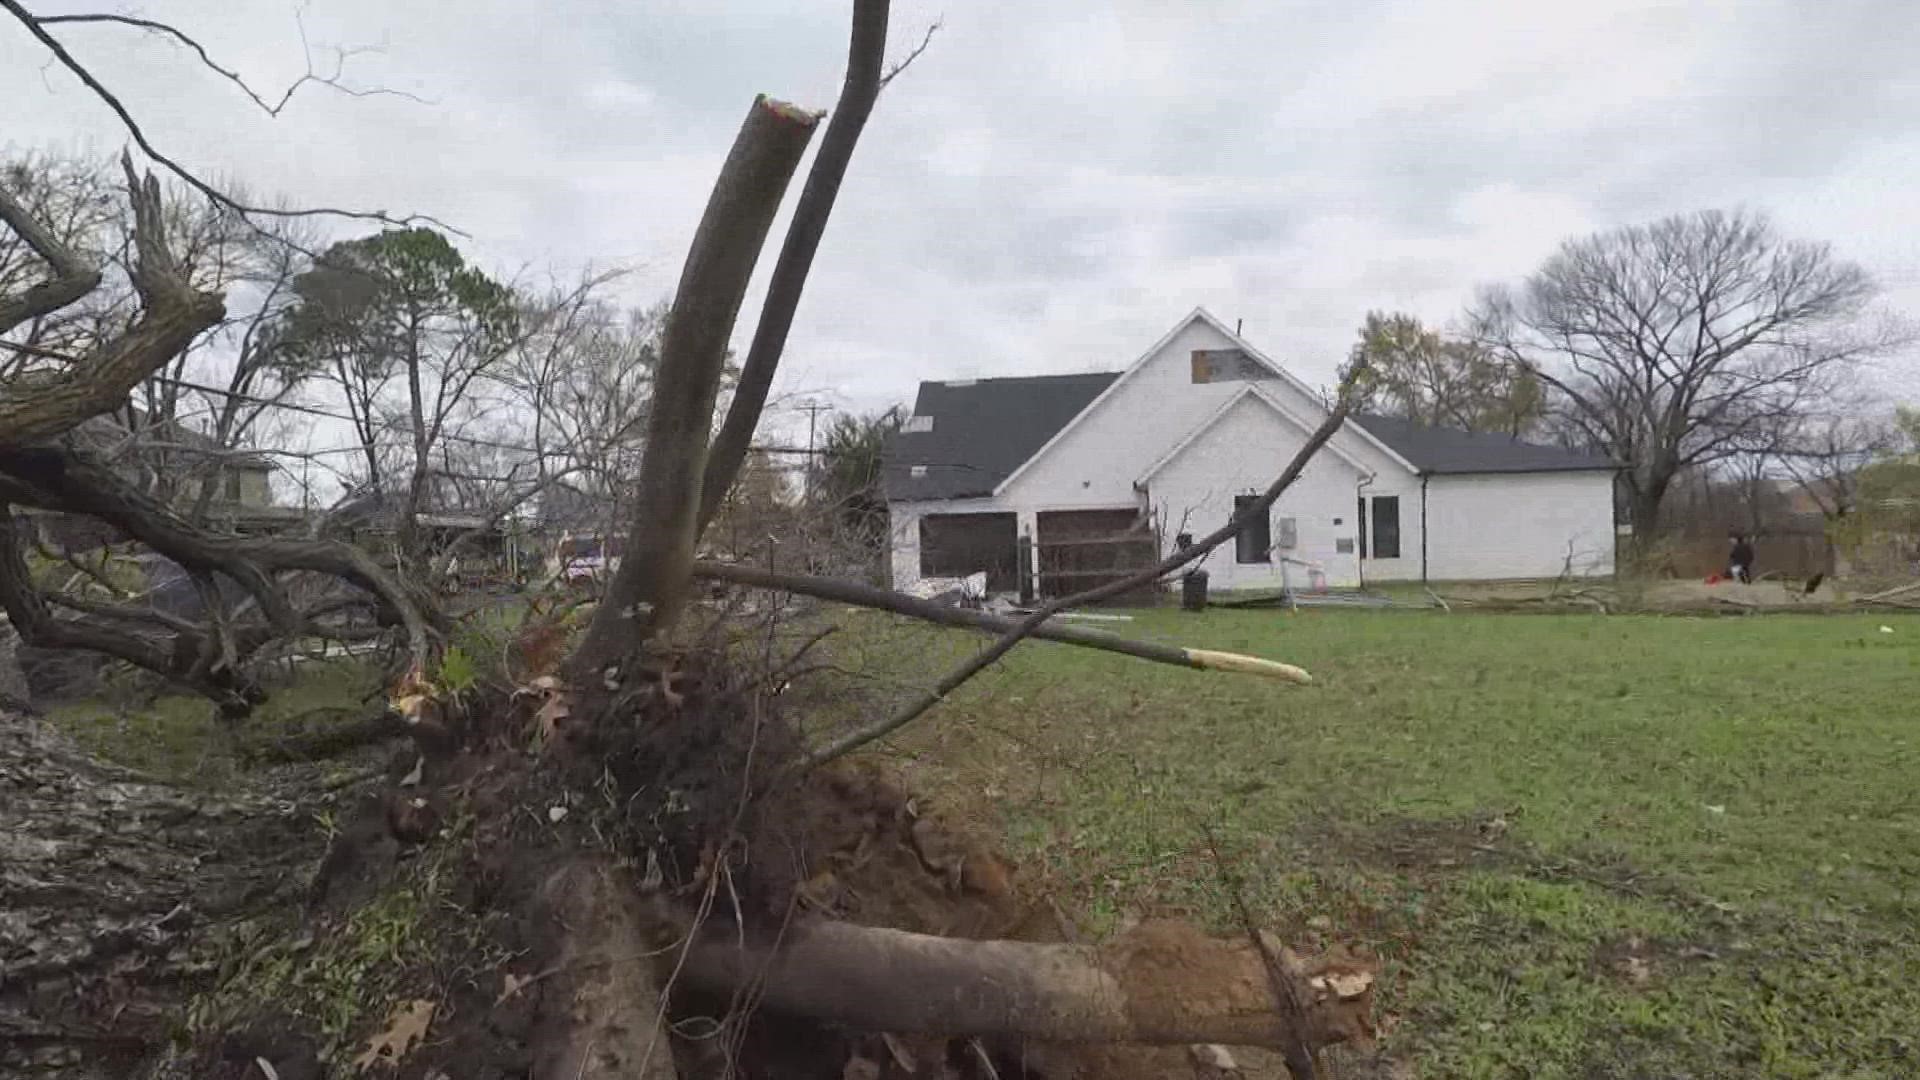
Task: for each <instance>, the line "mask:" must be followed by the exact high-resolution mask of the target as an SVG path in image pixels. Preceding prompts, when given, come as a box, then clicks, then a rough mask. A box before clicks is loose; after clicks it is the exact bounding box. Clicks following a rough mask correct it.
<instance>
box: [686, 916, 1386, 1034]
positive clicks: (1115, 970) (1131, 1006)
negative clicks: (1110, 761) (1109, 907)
mask: <svg viewBox="0 0 1920 1080" xmlns="http://www.w3.org/2000/svg"><path fill="white" fill-rule="evenodd" d="M1275 952H1276V953H1280V954H1281V955H1282V956H1283V957H1284V958H1285V959H1286V962H1287V965H1288V967H1289V969H1290V971H1289V973H1290V975H1291V976H1292V977H1293V978H1294V979H1295V980H1296V981H1297V983H1298V987H1299V996H1300V1000H1301V1001H1302V1002H1303V1003H1304V1004H1305V1005H1306V1009H1305V1014H1304V1026H1305V1028H1306V1030H1304V1031H1296V1030H1292V1029H1290V1028H1288V1027H1287V1026H1286V1025H1285V1023H1284V1022H1283V1020H1282V1018H1281V1015H1280V1013H1279V1012H1278V1011H1277V1010H1276V1005H1275V1002H1274V1000H1273V992H1272V988H1271V987H1270V985H1269V983H1268V977H1267V971H1266V967H1265V961H1264V960H1263V959H1262V958H1261V956H1260V955H1259V953H1258V952H1257V951H1256V950H1255V949H1254V948H1253V947H1252V945H1251V944H1250V943H1248V942H1238V941H1223V940H1220V939H1216V938H1209V937H1206V936H1204V935H1202V934H1200V933H1199V931H1197V930H1194V929H1192V928H1191V927H1187V926H1185V925H1184V924H1177V923H1169V924H1146V925H1143V926H1141V927H1140V928H1138V929H1137V930H1136V931H1135V932H1134V933H1133V934H1131V935H1128V936H1125V937H1122V938H1121V939H1119V940H1118V941H1116V942H1114V943H1112V944H1110V945H1105V946H1088V945H1037V944H1030V943H1027V942H1019V941H966V940H960V939H955V938H943V937H931V936H928V935H925V934H912V933H907V932H905V931H900V930H882V929H876V928H873V927H865V926H855V925H852V924H850V923H837V922H824V921H822V922H814V923H810V924H808V925H806V926H805V927H803V928H800V929H799V931H798V932H797V933H795V934H793V935H791V936H790V940H789V941H788V942H787V943H786V944H784V945H782V946H781V948H780V949H779V951H778V952H777V953H774V954H772V955H769V954H767V953H766V952H764V951H761V950H757V949H754V948H752V947H748V948H742V947H740V946H739V945H738V944H737V943H735V942H733V941H721V940H715V939H706V940H703V941H701V942H699V943H698V944H696V945H695V946H694V948H693V949H692V951H691V952H690V953H689V955H688V957H687V964H686V967H685V970H684V971H683V972H682V974H681V977H682V978H683V979H685V980H687V982H688V984H689V985H690V986H693V987H696V988H698V989H700V990H704V991H709V992H713V993H717V994H723V995H727V994H732V993H733V992H734V991H735V990H737V989H740V988H742V987H749V986H753V985H755V984H758V986H759V993H760V994H761V996H760V999H759V1000H760V1006H761V1007H762V1008H766V1009H772V1010H775V1011H778V1012H786V1013H790V1014H794V1015H799V1016H806V1017H812V1018H814V1019H819V1020H827V1021H832V1022H837V1023H843V1024H847V1025H849V1026H851V1027H855V1028H859V1029H861V1030H866V1031H891V1032H901V1033H909V1032H911V1033H927V1034H943V1035H951V1036H968V1035H997V1036H1025V1037H1028V1038H1034V1039H1039V1040H1043V1041H1047V1042H1089V1043H1151V1044H1160V1045H1174V1046H1179V1045H1187V1044H1191V1043H1225V1044H1228V1045H1235V1046H1267V1047H1281V1046H1286V1045H1290V1044H1292V1043H1294V1042H1295V1041H1298V1040H1304V1041H1305V1043H1306V1044H1307V1045H1308V1046H1309V1047H1316V1048H1317V1047H1321V1046H1329V1045H1333V1044H1336V1043H1342V1042H1348V1041H1352V1040H1356V1039H1364V1038H1368V1037H1370V1036H1371V1034H1372V1024H1371V1019H1370V1016H1369V1012H1370V1010H1371V1007H1372V997H1373V995H1372V985H1373V972H1372V969H1371V967H1369V966H1367V965H1363V964H1358V963H1350V962H1347V961H1346V960H1344V959H1341V960H1323V961H1319V962H1314V963H1309V962H1304V961H1302V960H1300V959H1299V958H1297V957H1293V956H1292V954H1290V953H1287V952H1285V950H1280V949H1276V950H1275Z"/></svg>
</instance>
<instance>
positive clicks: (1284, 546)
mask: <svg viewBox="0 0 1920 1080" xmlns="http://www.w3.org/2000/svg"><path fill="white" fill-rule="evenodd" d="M1274 546H1275V547H1278V548H1279V549H1280V550H1281V551H1292V550H1293V549H1294V548H1297V547H1299V546H1300V522H1299V520H1298V519H1296V518H1290V517H1283V518H1281V519H1280V542H1279V543H1277V544H1275V545H1274Z"/></svg>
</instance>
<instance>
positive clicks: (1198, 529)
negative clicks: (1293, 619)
mask: <svg viewBox="0 0 1920 1080" xmlns="http://www.w3.org/2000/svg"><path fill="white" fill-rule="evenodd" d="M1309 434H1310V432H1308V431H1307V430H1305V429H1303V428H1301V427H1300V426H1299V425H1298V424H1295V423H1293V422H1292V421H1291V420H1288V419H1287V418H1285V417H1283V416H1281V415H1280V414H1279V413H1277V412H1275V411H1274V410H1273V408H1272V407H1270V406H1269V405H1267V404H1266V403H1264V402H1262V401H1259V400H1258V399H1256V398H1252V397H1246V398H1242V399H1240V401H1238V402H1236V403H1235V404H1234V405H1233V407H1232V408H1231V409H1229V410H1228V411H1227V412H1226V413H1225V414H1224V415H1222V416H1221V417H1220V418H1219V419H1218V420H1217V421H1216V422H1215V423H1214V424H1213V425H1212V426H1210V427H1209V428H1208V429H1207V430H1206V431H1205V432H1203V433H1202V434H1201V435H1200V436H1199V437H1197V438H1196V439H1194V440H1193V441H1192V442H1191V443H1189V444H1188V445H1187V446H1186V447H1185V448H1184V449H1182V450H1181V452H1180V453H1179V454H1178V455H1176V456H1175V457H1174V458H1173V459H1172V460H1170V461H1168V462H1167V463H1166V464H1165V465H1163V466H1162V467H1161V468H1160V470H1159V471H1158V472H1156V473H1155V474H1154V475H1153V476H1152V477H1151V478H1150V479H1149V480H1148V481H1147V499H1148V502H1149V504H1150V505H1151V507H1152V509H1153V512H1154V516H1155V518H1156V519H1157V520H1158V521H1159V522H1160V523H1161V525H1160V527H1161V535H1162V543H1163V545H1164V546H1165V550H1166V551H1169V552H1170V551H1171V550H1172V548H1173V546H1174V539H1175V536H1176V535H1177V534H1178V533H1180V532H1182V531H1185V532H1189V533H1192V534H1193V535H1194V536H1195V537H1200V536H1204V535H1206V534H1207V533H1210V532H1212V531H1213V530H1215V529H1217V528H1219V527H1220V526H1222V525H1225V524H1226V523H1227V521H1228V519H1229V518H1231V517H1232V516H1233V510H1234V506H1233V500H1234V497H1235V496H1239V495H1257V494H1259V493H1260V492H1262V491H1265V490H1266V488H1267V485H1269V484H1271V483H1273V479H1274V477H1276V476H1278V475H1279V474H1280V470H1281V469H1283V468H1285V467H1286V464H1287V462H1288V461H1290V460H1292V458H1293V456H1294V455H1295V454H1296V453H1298V452H1299V451H1300V447H1301V446H1302V445H1304V444H1305V443H1306V441H1307V436H1308V435H1309ZM1362 475H1363V474H1362V472H1361V471H1360V469H1359V468H1358V467H1356V466H1354V465H1353V464H1352V463H1350V462H1348V461H1346V460H1344V459H1342V458H1341V457H1339V456H1337V455H1335V454H1331V453H1327V452H1325V451H1323V452H1321V453H1320V454H1319V455H1316V456H1315V458H1314V459H1313V461H1311V462H1310V463H1308V465H1307V467H1306V469H1305V470H1304V471H1303V472H1302V473H1301V474H1300V478H1299V479H1298V480H1297V481H1295V482H1294V484H1293V486H1292V487H1289V488H1288V489H1287V490H1286V492H1285V493H1284V494H1282V495H1281V496H1280V499H1279V501H1278V502H1276V503H1274V505H1273V508H1272V509H1271V510H1270V511H1269V528H1270V533H1271V535H1272V537H1273V539H1274V541H1275V542H1276V543H1278V541H1279V540H1280V536H1281V527H1280V522H1281V519H1283V518H1293V519H1294V523H1295V532H1296V536H1297V541H1298V542H1297V544H1296V545H1295V546H1294V547H1293V548H1292V549H1291V550H1282V549H1278V548H1276V549H1275V550H1274V551H1273V552H1272V561H1271V562H1268V563H1242V562H1240V561H1238V553H1237V552H1236V551H1235V549H1234V544H1233V543H1232V542H1231V541H1229V542H1228V543H1225V544H1222V545H1221V546H1220V547H1218V548H1215V549H1214V550H1213V551H1212V552H1210V553H1208V555H1207V556H1206V557H1205V558H1203V559H1202V560H1201V561H1200V563H1199V566H1200V568H1201V569H1204V570H1205V571H1207V575H1208V586H1209V587H1210V588H1212V589H1263V588H1279V587H1280V585H1281V584H1282V582H1283V580H1285V581H1291V582H1292V583H1293V584H1294V585H1295V586H1296V587H1301V588H1304V587H1306V586H1307V585H1308V583H1309V580H1310V579H1309V567H1312V568H1315V569H1318V570H1319V571H1320V572H1321V573H1323V574H1325V575H1326V581H1327V584H1328V585H1330V586H1332V587H1335V588H1350V587H1352V586H1355V585H1358V584H1359V583H1360V562H1359V558H1358V556H1357V554H1356V553H1353V552H1349V553H1347V554H1341V553H1340V552H1339V551H1338V547H1339V543H1338V542H1339V541H1340V540H1341V539H1342V538H1345V539H1352V538H1353V536H1354V527H1355V521H1354V488H1355V486H1356V485H1357V484H1358V483H1359V482H1360V479H1361V477H1362ZM1283 557H1285V558H1290V559H1294V560H1298V563H1305V564H1307V565H1305V566H1302V565H1299V564H1298V563H1296V564H1294V565H1287V564H1285V563H1283V561H1282V558H1283ZM1283 575H1284V577H1283Z"/></svg>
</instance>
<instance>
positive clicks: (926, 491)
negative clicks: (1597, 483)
mask: <svg viewBox="0 0 1920 1080" xmlns="http://www.w3.org/2000/svg"><path fill="white" fill-rule="evenodd" d="M1119 377H1120V375H1119V373H1118V372H1112V371H1105V372H1098V373H1095V374H1089V375H1037V376H1028V377H1024V378H1008V379H976V380H971V381H960V382H944V383H942V382H923V383H921V384H920V396H919V397H918V398H917V399H916V400H915V401H914V405H913V415H914V416H915V417H921V418H925V417H930V418H932V421H933V430H931V431H900V432H896V433H895V434H894V435H893V436H892V437H891V438H889V439H888V440H887V448H886V455H885V459H884V464H883V466H882V470H881V477H882V483H883V486H884V487H885V490H886V493H887V499H888V501H890V502H910V501H914V500H920V499H965V498H972V497H976V496H982V495H991V494H993V489H994V487H996V486H997V485H998V484H999V483H1000V481H1002V480H1005V479H1006V478H1007V477H1008V475H1010V474H1011V473H1012V472H1013V470H1015V469H1017V468H1019V467H1020V466H1021V464H1022V463H1024V462H1025V461H1026V460H1027V459H1028V458H1030V457H1032V456H1033V455H1034V454H1035V453H1038V452H1039V450H1040V448H1041V447H1042V446H1045V445H1046V442H1047V440H1048V439H1051V438H1053V436H1054V435H1055V434H1056V433H1058V432H1059V431H1060V429H1061V428H1064V427H1066V426H1067V423H1068V422H1069V421H1071V420H1072V419H1073V418H1074V417H1075V416H1078V415H1079V414H1080V411H1081V410H1082V409H1085V408H1086V407H1087V406H1088V405H1089V404H1091V403H1092V401H1093V399H1094V398H1096V397H1099V396H1100V392H1101V391H1103V390H1105V389H1106V388H1107V387H1108V386H1110V385H1112V384H1113V380H1115V379H1117V378H1119ZM1354 421H1355V422H1357V423H1358V424H1359V425H1360V426H1361V427H1364V428H1365V429H1366V430H1367V431H1368V432H1369V433H1370V434H1372V435H1373V436H1374V437H1375V438H1377V439H1379V440H1380V441H1381V442H1383V443H1386V444H1387V445H1388V446H1390V447H1392V448H1393V451H1394V452H1395V453H1397V454H1399V455H1400V456H1401V457H1403V458H1406V459H1407V460H1408V461H1410V462H1412V463H1413V467H1414V468H1415V469H1417V470H1419V471H1420V472H1422V473H1526V472H1575V471H1581V470H1587V469H1593V470H1600V469H1613V468H1615V467H1616V466H1615V464H1614V462H1612V461H1610V460H1608V459H1606V458H1604V457H1599V456H1595V455H1592V454H1583V453H1580V452H1579V451H1576V450H1563V449H1561V448H1560V447H1557V446H1541V445H1539V444H1537V443H1527V442H1521V441H1520V440H1518V439H1515V438H1512V437H1510V436H1506V435H1490V434H1484V433H1477V432H1467V431H1459V430H1456V429H1453V428H1437V427H1424V426H1422V425H1419V424H1415V423H1413V422H1411V421H1408V420H1397V419H1394V418H1392V417H1388V416H1373V415H1366V416H1356V417H1354ZM915 465H923V466H925V467H926V475H925V476H919V477H916V476H914V475H913V467H914V466H915Z"/></svg>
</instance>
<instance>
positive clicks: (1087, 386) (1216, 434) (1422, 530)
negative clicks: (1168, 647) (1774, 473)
mask: <svg viewBox="0 0 1920 1080" xmlns="http://www.w3.org/2000/svg"><path fill="white" fill-rule="evenodd" d="M1326 412H1327V410H1326V407H1325V406H1324V405H1323V404H1322V400H1321V395H1319V394H1317V393H1315V392H1314V391H1313V390H1312V389H1311V388H1309V387H1308V386H1306V385H1305V384H1304V383H1302V382H1301V381H1300V380H1299V379H1297V378H1295V377H1294V376H1292V375H1291V374H1289V373H1288V372H1287V371H1286V370H1285V369H1284V368H1282V367H1280V366H1279V365H1278V364H1276V363H1275V362H1274V361H1273V360H1271V359H1270V358H1268V357H1267V356H1266V355H1264V354H1263V353H1261V352H1260V351H1259V350H1258V349H1256V348H1254V347H1253V346H1252V345H1250V344H1248V343H1247V342H1246V341H1245V340H1244V339H1242V338H1241V337H1240V336H1239V335H1237V334H1235V333H1234V332H1233V331H1231V330H1229V329H1228V328H1227V327H1226V326H1225V325H1224V324H1223V323H1221V322H1220V320H1219V319H1216V318H1214V317H1213V316H1212V315H1211V314H1209V313H1208V312H1206V311H1205V310H1195V311H1194V312H1193V313H1192V314H1191V315H1188V316H1187V317H1186V318H1184V319H1182V320H1181V321H1180V323H1179V324H1178V325H1176V326H1175V327H1174V328H1173V330H1172V331H1170V332H1169V333H1168V334H1167V335H1166V336H1165V337H1163V338H1161V339H1160V340H1159V341H1157V342H1155V343H1154V344H1153V346H1152V347H1151V348H1149V349H1148V350H1147V351H1146V352H1145V353H1144V354H1143V355H1142V356H1141V357H1140V358H1139V359H1138V360H1135V361H1134V362H1133V364H1132V366H1130V367H1128V368H1127V369H1126V370H1125V371H1121V372H1118V373H1112V372H1108V373H1099V374H1085V375H1044V376H1034V377H1021V378H1006V379H978V380H963V381H949V382H926V383H922V384H920V394H919V398H918V400H917V401H916V403H915V406H914V413H913V416H912V417H911V418H910V419H909V420H908V421H907V422H906V424H905V426H904V427H903V428H902V430H901V431H900V432H899V433H898V434H897V435H896V436H895V437H894V438H893V439H892V441H891V442H890V443H889V445H888V448H887V455H886V463H885V468H884V471H883V478H884V485H885V489H886V495H887V501H888V506H889V509H890V511H891V527H892V529H891V531H892V570H893V580H894V586H895V587H896V588H906V587H908V586H910V585H912V584H913V583H915V582H917V581H919V580H920V579H922V578H924V577H945V576H958V575H963V574H968V573H973V572H977V571H980V570H986V571H988V574H989V578H990V581H991V585H992V587H993V588H994V589H995V590H996V591H997V590H1001V589H1013V588H1016V587H1017V586H1018V585H1019V584H1020V583H1021V582H1022V580H1023V579H1025V580H1028V581H1034V580H1037V584H1038V586H1039V591H1040V592H1042V593H1044V594H1049V595H1052V594H1059V593H1062V592H1068V591H1077V590H1078V589H1079V588H1082V587H1085V586H1087V585H1090V584H1095V583H1097V582H1098V581H1099V580H1100V579H1101V578H1102V577H1103V575H1104V576H1105V577H1107V578H1110V577H1111V576H1112V573H1113V572H1114V571H1115V570H1117V569H1120V568H1125V567H1136V566H1142V565H1146V564H1147V563H1148V562H1149V561H1151V560H1152V559H1153V558H1156V557H1158V556H1159V555H1164V554H1166V553H1168V552H1170V551H1171V550H1173V547H1174V545H1175V543H1176V542H1177V539H1178V537H1179V535H1180V534H1182V533H1187V534H1191V535H1193V536H1196V537H1198V536H1203V535H1205V534H1207V533H1209V532H1212V531H1213V530H1215V529H1217V528H1219V527H1220V526H1221V525H1223V524H1225V523H1226V521H1227V520H1228V518H1229V517H1231V516H1232V514H1233V512H1234V510H1235V506H1236V503H1237V502H1240V501H1242V500H1248V499H1251V498H1252V497H1254V496H1255V495H1257V494H1258V493H1259V492H1261V491H1263V490H1264V489H1265V488H1266V486H1267V485H1268V484H1270V483H1271V482H1272V481H1273V479H1274V477H1275V476H1277V475H1279V472H1280V470H1281V469H1282V468H1284V467H1285V465H1286V463H1287V462H1288V461H1289V460H1290V459H1291V458H1292V457H1293V455H1294V453H1295V452H1296V451H1297V450H1298V449H1299V447H1300V446H1301V444H1302V443H1304V442H1305V441H1306V438H1307V436H1308V435H1309V433H1310V432H1312V430H1313V429H1314V428H1315V427H1317V426H1318V425H1319V424H1320V422H1321V421H1322V420H1323V419H1324V418H1325V417H1326ZM1615 471H1616V468H1615V465H1614V463H1613V462H1611V461H1609V460H1606V459H1604V458H1598V457H1593V456H1589V455H1585V454H1580V453H1575V452H1571V451H1567V450H1563V449H1560V448H1557V447H1550V446H1540V445H1535V444H1531V443H1525V442H1520V441H1518V440H1516V439H1513V438H1510V437H1508V436H1505V435H1488V434H1469V433H1467V432H1464V431H1455V430H1451V429H1443V428H1431V427H1421V426H1418V425H1415V424H1412V423H1409V422H1407V421H1404V420H1395V419H1390V418H1386V417H1379V416H1371V415H1366V416H1357V417H1353V418H1350V419H1349V420H1348V422H1347V423H1346V424H1345V425H1344V426H1343V427H1342V428H1341V430H1340V431H1339V432H1338V433H1337V434H1335V436H1334V437H1333V439H1332V441H1330V442H1329V443H1328V444H1327V446H1326V447H1325V448H1323V449H1322V450H1321V452H1320V453H1319V454H1317V455H1315V457H1314V459H1313V461H1312V462H1311V463H1310V464H1309V465H1308V466H1307V468H1306V471H1305V472H1304V473H1302V474H1301V476H1300V479H1299V480H1298V481H1297V482H1296V483H1295V484H1294V485H1293V486H1292V487H1291V488H1289V489H1288V490H1287V492H1286V493H1285V494H1284V495H1282V496H1281V497H1280V500H1279V502H1277V503H1276V504H1275V505H1274V507H1273V509H1272V511H1271V512H1270V515H1269V518H1268V520H1267V521H1266V522H1264V523H1257V524H1255V525H1253V526H1252V527H1250V528H1248V529H1246V530H1244V531H1243V532H1242V533H1241V534H1240V535H1239V536H1238V537H1237V538H1236V541H1235V542H1234V543H1230V544H1226V545H1223V546H1221V547H1220V548H1218V549H1216V550H1215V551H1213V552H1212V553H1211V554H1209V555H1208V556H1207V557H1206V559H1205V561H1204V562H1203V563H1202V564H1201V565H1202V566H1203V567H1204V568H1205V569H1206V570H1207V571H1208V573H1209V576H1210V578H1211V585H1212V586H1213V587H1214V588H1216V589H1247V588H1272V587H1277V586H1279V585H1281V584H1282V583H1283V582H1290V583H1292V584H1293V585H1295V586H1296V587H1308V586H1311V585H1312V584H1314V583H1317V582H1324V583H1325V584H1326V585H1328V586H1330V587H1335V588H1339V587H1351V586H1357V585H1362V584H1364V583H1367V582H1376V581H1442V580H1461V579H1483V580H1484V579H1500V578H1539V577H1553V576H1556V575H1559V574H1562V573H1564V572H1566V571H1568V570H1569V569H1571V571H1572V572H1573V573H1574V574H1578V575H1604V574H1610V573H1612V572H1613V545H1614V515H1613V505H1614V504H1613V481H1614V473H1615Z"/></svg>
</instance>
